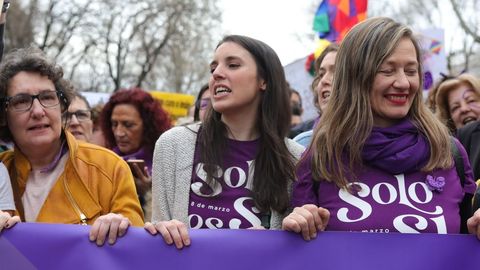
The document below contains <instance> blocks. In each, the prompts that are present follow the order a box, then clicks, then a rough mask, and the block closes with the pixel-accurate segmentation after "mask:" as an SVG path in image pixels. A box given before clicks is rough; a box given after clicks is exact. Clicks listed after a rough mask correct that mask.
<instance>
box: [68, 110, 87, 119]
mask: <svg viewBox="0 0 480 270" xmlns="http://www.w3.org/2000/svg"><path fill="white" fill-rule="evenodd" d="M74 115H75V117H76V118H77V120H78V121H79V122H85V121H88V120H92V112H90V110H76V111H74V112H69V111H67V112H65V114H64V116H65V119H67V122H70V121H72V116H74Z"/></svg>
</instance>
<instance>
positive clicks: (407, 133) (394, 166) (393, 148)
mask: <svg viewBox="0 0 480 270" xmlns="http://www.w3.org/2000/svg"><path fill="white" fill-rule="evenodd" d="M362 158H363V161H364V162H365V163H366V164H367V165H369V166H373V167H376V168H378V169H381V170H384V171H386V172H388V173H392V174H399V173H411V172H414V171H419V170H420V169H421V168H423V166H425V164H426V163H427V161H428V159H429V158H430V146H429V144H428V140H427V138H426V137H425V136H424V135H423V134H422V133H420V131H419V130H418V128H417V127H415V126H414V125H413V123H412V122H411V121H410V119H407V118H406V119H405V120H403V121H401V122H400V123H398V124H397V125H394V126H391V127H388V128H378V127H374V128H373V129H372V133H371V134H370V137H368V139H367V141H366V142H365V145H364V147H363V151H362Z"/></svg>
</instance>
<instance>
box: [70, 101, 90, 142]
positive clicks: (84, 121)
mask: <svg viewBox="0 0 480 270" xmlns="http://www.w3.org/2000/svg"><path fill="white" fill-rule="evenodd" d="M91 116H92V115H91V112H90V110H89V109H88V107H87V104H86V103H85V101H83V100H82V99H80V98H78V97H75V98H74V99H73V100H72V103H70V106H69V107H68V117H69V118H68V119H67V129H68V131H70V132H71V133H72V134H73V136H75V138H77V139H78V140H82V141H86V142H90V140H91V138H92V132H93V121H92V118H91Z"/></svg>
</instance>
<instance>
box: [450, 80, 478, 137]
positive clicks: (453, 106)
mask: <svg viewBox="0 0 480 270" xmlns="http://www.w3.org/2000/svg"><path fill="white" fill-rule="evenodd" d="M447 98H448V111H449V113H450V117H451V118H452V120H453V124H454V125H455V128H457V129H458V128H461V127H463V126H464V125H466V124H468V123H470V122H473V121H477V119H479V118H480V97H479V95H478V93H477V92H476V91H475V90H474V89H473V88H472V87H471V86H470V85H468V84H466V83H462V84H460V85H459V86H458V87H457V88H454V89H452V90H450V91H449V92H448V96H447Z"/></svg>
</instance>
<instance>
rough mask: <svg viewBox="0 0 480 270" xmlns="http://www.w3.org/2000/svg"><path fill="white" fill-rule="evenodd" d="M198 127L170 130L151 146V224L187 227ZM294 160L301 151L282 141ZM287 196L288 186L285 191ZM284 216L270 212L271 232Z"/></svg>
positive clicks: (191, 126)
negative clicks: (169, 222) (176, 223)
mask: <svg viewBox="0 0 480 270" xmlns="http://www.w3.org/2000/svg"><path fill="white" fill-rule="evenodd" d="M199 127H200V125H199V124H192V125H189V126H181V127H174V128H172V129H170V130H168V131H167V132H165V133H163V134H162V136H160V138H159V139H158V141H157V143H156V145H155V152H154V154H153V168H152V181H153V183H152V200H153V201H152V204H153V212H152V221H154V222H158V221H165V220H172V219H176V220H179V221H181V222H183V223H185V224H186V225H187V226H188V224H189V222H188V202H189V194H190V184H191V181H192V169H193V167H192V166H193V156H194V152H195V142H196V139H197V131H198V129H199ZM285 143H286V144H287V147H288V149H289V151H290V152H291V153H292V154H293V156H294V157H295V158H296V159H297V160H298V159H299V158H300V156H301V154H302V153H303V151H304V147H303V146H301V145H299V144H297V143H295V142H294V141H292V140H290V139H285ZM289 193H290V194H291V186H290V187H289ZM283 218H284V215H280V214H279V213H277V212H274V211H272V215H271V219H270V227H271V229H280V228H281V227H282V220H283Z"/></svg>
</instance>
